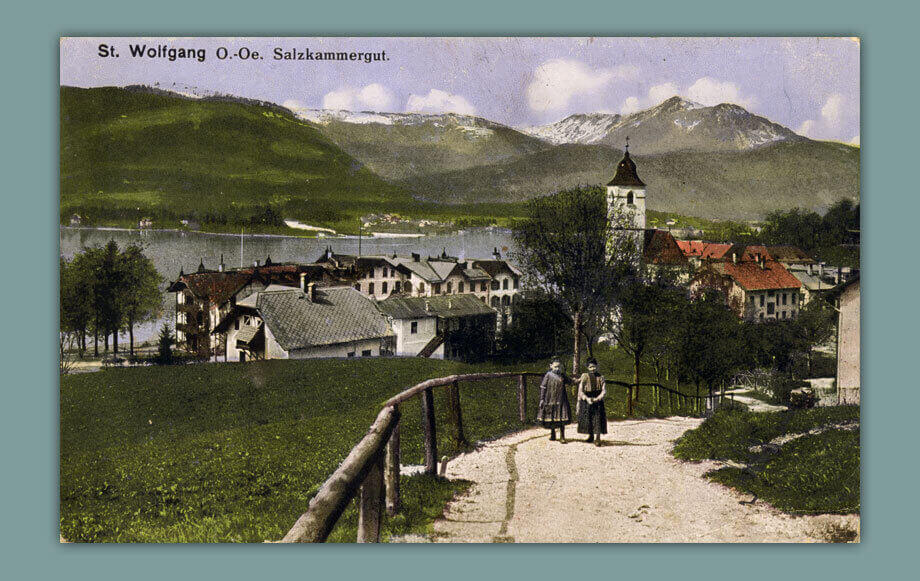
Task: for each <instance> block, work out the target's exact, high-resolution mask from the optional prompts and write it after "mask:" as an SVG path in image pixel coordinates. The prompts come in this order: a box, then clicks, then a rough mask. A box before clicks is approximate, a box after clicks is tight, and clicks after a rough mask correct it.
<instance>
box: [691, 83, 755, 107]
mask: <svg viewBox="0 0 920 581" xmlns="http://www.w3.org/2000/svg"><path fill="white" fill-rule="evenodd" d="M687 97H688V98H689V99H690V100H691V101H696V102H697V103H700V104H702V105H707V106H710V107H711V106H713V105H719V104H720V103H733V104H735V105H740V106H742V107H744V108H750V107H752V106H754V105H755V104H756V102H757V101H756V99H755V98H754V97H750V96H744V95H742V94H741V89H739V88H738V85H736V84H735V83H733V82H731V81H719V80H718V79H713V78H711V77H702V78H699V79H697V80H696V82H695V83H693V84H692V85H691V86H690V88H689V89H687Z"/></svg>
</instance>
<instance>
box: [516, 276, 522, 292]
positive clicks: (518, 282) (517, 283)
mask: <svg viewBox="0 0 920 581" xmlns="http://www.w3.org/2000/svg"><path fill="white" fill-rule="evenodd" d="M520 283H521V281H520V280H518V277H514V290H517V289H518V287H519V286H520Z"/></svg>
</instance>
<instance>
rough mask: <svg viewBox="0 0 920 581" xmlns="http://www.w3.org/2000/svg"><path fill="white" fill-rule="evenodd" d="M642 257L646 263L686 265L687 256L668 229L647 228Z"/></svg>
mask: <svg viewBox="0 0 920 581" xmlns="http://www.w3.org/2000/svg"><path fill="white" fill-rule="evenodd" d="M642 258H643V260H645V262H646V264H670V265H684V264H686V263H687V258H686V257H685V256H684V253H683V252H681V249H680V246H679V245H678V243H677V241H676V240H674V237H673V236H671V233H670V232H668V231H667V230H646V231H645V245H644V247H643V249H642Z"/></svg>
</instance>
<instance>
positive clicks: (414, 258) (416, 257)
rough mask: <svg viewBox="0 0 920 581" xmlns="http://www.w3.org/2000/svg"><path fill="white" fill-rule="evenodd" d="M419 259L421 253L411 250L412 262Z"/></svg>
mask: <svg viewBox="0 0 920 581" xmlns="http://www.w3.org/2000/svg"><path fill="white" fill-rule="evenodd" d="M421 259H422V255H421V254H419V253H418V252H413V253H412V262H418V261H420V260H421Z"/></svg>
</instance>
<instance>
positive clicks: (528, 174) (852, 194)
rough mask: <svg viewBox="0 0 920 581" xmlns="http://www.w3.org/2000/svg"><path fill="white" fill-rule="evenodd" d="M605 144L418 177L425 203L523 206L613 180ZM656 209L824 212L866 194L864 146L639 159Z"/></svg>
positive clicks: (416, 187) (781, 146) (729, 214)
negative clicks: (862, 165)
mask: <svg viewBox="0 0 920 581" xmlns="http://www.w3.org/2000/svg"><path fill="white" fill-rule="evenodd" d="M621 155H622V154H621V153H620V152H619V151H617V150H614V149H611V148H608V147H605V146H600V145H560V146H556V147H554V148H552V149H548V150H544V151H539V152H536V153H531V154H528V155H526V156H524V157H521V158H518V159H513V160H509V161H505V162H502V163H498V164H493V165H489V166H482V167H475V168H468V169H465V170H462V171H453V172H444V173H440V174H432V175H426V176H418V177H416V178H411V179H408V180H405V182H404V183H405V184H406V186H407V187H408V188H409V189H411V190H412V191H414V192H416V193H417V194H418V195H420V196H422V197H424V198H425V199H431V200H444V201H449V200H453V201H465V202H475V201H479V200H496V199H500V200H503V201H515V200H522V199H528V198H531V197H535V196H539V195H544V194H547V193H551V192H554V191H557V190H559V189H563V188H567V187H572V186H576V185H579V184H597V183H606V182H607V181H608V180H609V179H610V178H611V177H612V176H613V174H614V173H615V170H616V163H617V162H618V161H619V159H620V157H621ZM636 164H637V166H638V168H639V175H640V176H641V177H643V179H644V180H645V181H646V182H647V183H648V184H649V197H648V204H649V207H650V209H656V210H667V211H671V212H677V213H680V214H684V215H688V216H709V217H713V218H723V219H725V218H733V219H755V218H760V217H762V216H763V215H764V214H766V213H767V212H769V211H771V210H775V209H787V208H793V207H802V208H808V209H822V208H826V207H827V206H829V205H831V204H832V203H834V202H835V201H837V200H839V199H841V198H857V197H858V196H859V149H858V148H855V147H851V146H848V145H842V144H837V143H828V142H815V141H805V142H797V143H778V144H776V145H772V146H768V147H763V148H759V149H755V150H751V151H745V152H725V153H718V154H716V153H711V154H699V153H687V152H675V153H669V154H662V155H657V156H636Z"/></svg>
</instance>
